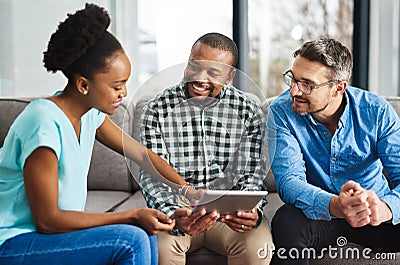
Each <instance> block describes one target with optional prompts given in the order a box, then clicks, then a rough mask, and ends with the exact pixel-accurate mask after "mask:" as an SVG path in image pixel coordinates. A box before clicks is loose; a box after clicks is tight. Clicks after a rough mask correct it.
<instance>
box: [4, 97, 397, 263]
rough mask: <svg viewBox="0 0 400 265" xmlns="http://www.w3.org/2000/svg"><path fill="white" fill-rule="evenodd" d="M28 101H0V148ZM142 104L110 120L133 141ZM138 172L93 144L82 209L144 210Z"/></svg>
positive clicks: (204, 256)
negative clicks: (84, 205)
mask: <svg viewBox="0 0 400 265" xmlns="http://www.w3.org/2000/svg"><path fill="white" fill-rule="evenodd" d="M30 100H31V99H28V98H0V146H2V145H3V142H4V137H5V135H6V134H7V131H8V129H9V127H10V125H11V123H12V121H13V120H14V119H15V117H16V116H17V115H18V114H19V113H20V112H21V111H22V110H23V109H24V107H25V106H26V105H27V104H28V103H29V102H30ZM272 100H273V98H270V99H268V100H267V102H266V104H265V105H264V106H263V108H264V110H265V113H266V114H267V110H268V104H269V103H270V102H272ZM388 100H389V101H390V103H392V105H393V106H394V107H395V109H396V111H397V113H398V114H399V115H400V97H399V98H388ZM144 104H145V100H142V101H139V102H137V104H127V103H126V102H125V103H124V104H122V105H121V107H120V108H119V109H118V110H117V112H116V114H115V115H113V116H112V117H111V118H112V119H113V121H114V122H115V123H116V124H118V125H119V126H121V127H122V128H123V129H124V131H125V132H128V133H129V134H131V135H132V136H133V137H134V138H136V139H138V136H139V116H140V112H141V110H142V107H143V105H144ZM266 148H267V146H266ZM138 171H139V167H138V166H137V165H136V164H134V163H132V162H130V161H126V160H125V158H124V157H123V156H121V155H118V154H116V153H115V152H112V151H110V150H108V149H106V148H105V147H104V146H102V145H101V144H100V143H98V142H96V143H95V146H94V150H93V158H92V163H91V166H90V170H89V175H88V198H87V203H86V208H85V210H86V211H89V212H116V211H123V210H127V209H131V208H138V207H146V203H145V201H144V199H143V197H142V194H141V192H140V190H139V186H138V184H137V182H136V181H135V177H137V176H138ZM267 188H268V191H269V194H268V196H267V199H268V204H267V206H266V207H265V209H264V217H265V218H266V220H267V222H268V223H269V224H270V223H271V220H272V217H273V215H274V213H275V211H276V210H277V209H278V208H279V207H280V206H281V205H282V204H283V203H282V201H281V200H280V198H279V196H278V194H277V193H276V187H275V183H274V179H273V174H272V172H271V171H269V173H268V176H267ZM349 247H351V248H355V247H357V246H355V245H353V244H351V243H350V244H349V245H348V248H349ZM254 251H257V249H254ZM360 253H361V252H360ZM360 256H361V255H360ZM399 260H400V253H396V254H395V257H394V259H393V257H392V259H390V260H389V259H385V260H383V259H382V260H378V259H375V258H374V257H373V255H371V259H370V260H366V259H362V258H361V257H360V259H345V258H344V259H340V258H337V259H330V258H329V257H327V256H325V257H324V258H323V259H316V260H314V261H312V262H311V264H397V263H398V261H399ZM396 261H397V262H396ZM186 263H187V264H191V265H197V264H199V265H200V264H208V265H213V264H215V265H222V264H227V261H226V257H224V256H222V255H219V254H216V253H214V252H212V251H210V250H208V249H206V248H202V249H200V250H198V251H196V252H193V253H190V254H189V255H188V257H187V262H186ZM249 265H250V264H249Z"/></svg>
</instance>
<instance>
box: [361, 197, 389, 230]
mask: <svg viewBox="0 0 400 265" xmlns="http://www.w3.org/2000/svg"><path fill="white" fill-rule="evenodd" d="M366 193H367V195H368V198H367V202H368V204H369V209H370V210H371V214H370V216H369V219H370V221H369V224H370V225H372V226H377V225H380V224H381V223H382V222H386V221H389V220H390V219H392V217H393V214H392V211H391V210H390V208H389V207H388V206H387V204H386V203H385V202H384V201H382V200H381V199H379V197H378V196H377V195H376V193H375V192H374V191H372V190H367V191H366Z"/></svg>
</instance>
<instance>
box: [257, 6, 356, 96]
mask: <svg viewBox="0 0 400 265" xmlns="http://www.w3.org/2000/svg"><path fill="white" fill-rule="evenodd" d="M352 18H353V1H352V0H311V1H310V0H308V1H306V0H285V1H263V0H249V39H250V40H249V41H250V55H249V57H250V76H251V77H252V78H253V79H254V81H255V82H257V83H258V84H259V86H260V87H261V89H262V91H263V93H264V95H265V96H266V97H270V96H275V95H278V94H280V93H282V92H283V91H284V90H285V89H286V88H287V87H286V86H285V85H284V83H283V81H282V73H283V72H284V71H285V70H287V69H289V68H290V67H291V64H292V61H293V56H292V54H293V52H294V51H295V50H296V49H297V48H299V47H300V45H301V44H302V43H303V42H305V41H307V40H311V39H315V38H318V37H321V36H329V37H333V38H336V39H338V40H340V41H341V42H343V43H344V44H345V45H346V46H347V47H348V48H349V49H350V50H351V48H352V35H353V21H352Z"/></svg>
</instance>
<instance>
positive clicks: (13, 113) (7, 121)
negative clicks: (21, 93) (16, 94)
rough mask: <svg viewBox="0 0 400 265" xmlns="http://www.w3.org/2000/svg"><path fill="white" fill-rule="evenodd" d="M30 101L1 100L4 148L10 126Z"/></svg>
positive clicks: (0, 133) (0, 138)
mask: <svg viewBox="0 0 400 265" xmlns="http://www.w3.org/2000/svg"><path fill="white" fill-rule="evenodd" d="M29 102H30V99H28V98H26V99H23V98H21V99H9V98H1V99H0V146H3V143H4V139H5V138H6V136H7V133H8V130H10V126H11V124H12V123H13V121H14V120H15V118H16V117H17V116H18V115H19V114H20V113H21V111H22V110H23V109H24V108H25V107H26V105H28V103H29Z"/></svg>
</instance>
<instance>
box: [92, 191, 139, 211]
mask: <svg viewBox="0 0 400 265" xmlns="http://www.w3.org/2000/svg"><path fill="white" fill-rule="evenodd" d="M136 193H140V192H136ZM131 196H132V193H130V192H126V191H110V190H92V191H88V195H87V199H86V205H85V211H86V212H96V213H105V212H113V211H115V209H116V208H117V207H118V206H119V205H121V204H122V203H124V202H125V201H127V200H128V199H129V198H130V197H131Z"/></svg>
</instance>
